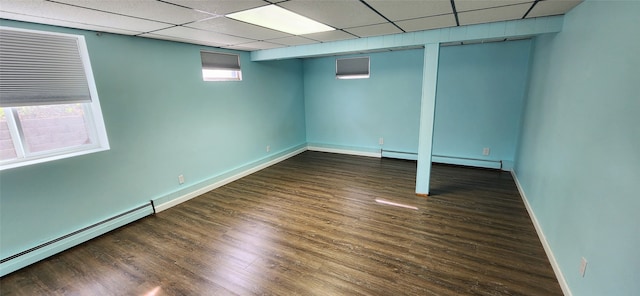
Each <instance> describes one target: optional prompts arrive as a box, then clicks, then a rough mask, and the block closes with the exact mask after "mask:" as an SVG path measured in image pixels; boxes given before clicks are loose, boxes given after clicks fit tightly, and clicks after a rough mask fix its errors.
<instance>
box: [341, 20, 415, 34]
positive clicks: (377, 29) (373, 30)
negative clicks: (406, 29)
mask: <svg viewBox="0 0 640 296" xmlns="http://www.w3.org/2000/svg"><path fill="white" fill-rule="evenodd" d="M344 30H345V31H347V32H349V33H351V34H353V35H356V36H359V37H371V36H379V35H389V34H396V33H402V31H401V30H400V29H398V28H397V27H396V26H394V25H393V24H392V23H384V24H377V25H371V26H364V27H356V28H349V29H344Z"/></svg>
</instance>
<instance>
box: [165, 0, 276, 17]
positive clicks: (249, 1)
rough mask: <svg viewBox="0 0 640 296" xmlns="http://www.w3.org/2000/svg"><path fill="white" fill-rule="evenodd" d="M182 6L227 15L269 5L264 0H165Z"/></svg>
mask: <svg viewBox="0 0 640 296" xmlns="http://www.w3.org/2000/svg"><path fill="white" fill-rule="evenodd" d="M163 1H166V2H170V3H174V4H178V5H181V6H185V7H189V8H193V9H197V10H201V11H204V12H207V13H212V14H217V15H226V14H229V13H232V12H238V11H241V10H247V9H251V8H256V7H259V6H264V5H269V3H267V2H265V1H262V0H216V1H211V0H209V1H205V0H163Z"/></svg>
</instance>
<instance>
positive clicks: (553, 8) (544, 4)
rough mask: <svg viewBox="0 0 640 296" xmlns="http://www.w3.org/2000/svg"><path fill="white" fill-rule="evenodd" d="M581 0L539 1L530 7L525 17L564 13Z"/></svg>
mask: <svg viewBox="0 0 640 296" xmlns="http://www.w3.org/2000/svg"><path fill="white" fill-rule="evenodd" d="M581 2H582V0H545V1H540V2H538V3H537V4H536V6H534V7H533V9H531V11H530V12H529V14H528V15H527V17H528V18H529V17H540V16H546V15H558V14H564V13H566V12H567V11H569V10H571V9H572V8H574V7H576V6H577V5H578V4H580V3H581Z"/></svg>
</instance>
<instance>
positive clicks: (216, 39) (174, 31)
mask: <svg viewBox="0 0 640 296" xmlns="http://www.w3.org/2000/svg"><path fill="white" fill-rule="evenodd" d="M153 34H154V35H163V36H169V37H176V38H186V39H191V40H197V41H202V42H208V43H215V44H225V45H235V44H241V43H249V42H253V41H255V40H252V39H248V38H241V37H235V36H230V35H225V34H220V33H216V32H211V31H204V30H198V29H191V28H186V27H173V28H169V29H164V30H159V31H155V32H153Z"/></svg>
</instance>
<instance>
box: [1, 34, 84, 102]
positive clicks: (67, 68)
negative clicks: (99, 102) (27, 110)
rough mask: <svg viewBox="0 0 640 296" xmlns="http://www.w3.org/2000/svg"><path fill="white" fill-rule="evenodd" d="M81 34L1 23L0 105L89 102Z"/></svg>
mask: <svg viewBox="0 0 640 296" xmlns="http://www.w3.org/2000/svg"><path fill="white" fill-rule="evenodd" d="M80 38H83V37H82V36H74V35H64V34H51V33H39V32H34V31H25V30H14V29H10V28H5V27H0V107H16V106H34V105H51V104H71V103H89V102H91V93H90V90H89V84H88V82H87V75H86V73H85V65H84V63H83V59H82V56H81V51H80V48H79V39H80ZM83 44H84V40H83Z"/></svg>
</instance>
